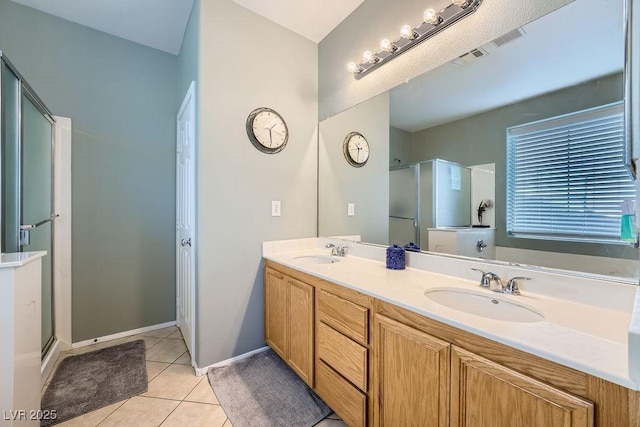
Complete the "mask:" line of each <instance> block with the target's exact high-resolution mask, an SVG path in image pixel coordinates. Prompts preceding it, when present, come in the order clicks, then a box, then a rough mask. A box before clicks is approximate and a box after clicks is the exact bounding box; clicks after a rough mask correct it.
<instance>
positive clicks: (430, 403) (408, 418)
mask: <svg viewBox="0 0 640 427" xmlns="http://www.w3.org/2000/svg"><path fill="white" fill-rule="evenodd" d="M375 330H376V334H375V344H374V345H375V352H376V354H377V357H376V359H377V375H376V376H375V380H374V381H375V388H376V391H377V395H378V405H376V407H375V409H374V411H375V415H374V417H375V424H376V425H378V426H386V427H394V426H403V427H409V426H419V427H423V426H448V422H449V418H448V412H449V354H450V351H449V348H450V345H449V343H447V342H444V341H441V340H439V339H437V338H435V337H432V336H430V335H428V334H425V333H424V332H421V331H418V330H416V329H413V328H411V327H409V326H406V325H403V324H402V323H398V322H396V321H395V320H391V319H389V318H386V317H384V316H379V315H377V316H376V317H375Z"/></svg>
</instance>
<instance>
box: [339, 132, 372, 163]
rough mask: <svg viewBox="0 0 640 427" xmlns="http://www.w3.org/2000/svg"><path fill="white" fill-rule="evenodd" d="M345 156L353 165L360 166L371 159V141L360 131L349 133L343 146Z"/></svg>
mask: <svg viewBox="0 0 640 427" xmlns="http://www.w3.org/2000/svg"><path fill="white" fill-rule="evenodd" d="M342 150H343V152H344V158H345V159H347V162H349V164H350V165H351V166H353V167H356V168H360V167H362V166H364V165H365V163H367V160H369V143H368V142H367V140H366V138H365V137H364V136H362V134H361V133H359V132H351V133H350V134H348V135H347V136H346V137H345V139H344V143H343V146H342Z"/></svg>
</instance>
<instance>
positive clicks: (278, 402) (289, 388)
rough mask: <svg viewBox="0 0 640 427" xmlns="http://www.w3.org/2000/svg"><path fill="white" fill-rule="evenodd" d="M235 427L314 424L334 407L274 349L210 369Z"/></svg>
mask: <svg viewBox="0 0 640 427" xmlns="http://www.w3.org/2000/svg"><path fill="white" fill-rule="evenodd" d="M209 383H210V384H211V386H212V388H213V392H214V393H215V394H216V397H217V398H218V401H219V402H220V405H222V409H224V412H225V413H226V414H227V417H229V420H230V421H231V424H233V427H255V426H260V427H276V426H277V427H305V426H313V425H315V424H316V423H318V422H319V421H320V420H322V419H323V418H325V417H326V416H327V415H329V414H330V413H331V409H330V408H329V407H328V406H327V405H326V404H325V403H324V402H323V401H322V400H320V398H319V397H318V396H317V395H316V394H315V393H314V391H313V390H311V389H310V388H309V387H308V386H307V385H306V384H305V383H304V381H302V380H301V379H300V378H299V377H298V376H297V375H296V374H295V373H294V372H293V371H292V370H291V369H290V368H289V367H288V366H287V365H286V364H285V363H284V362H283V361H282V360H281V359H280V358H279V357H278V356H277V355H276V354H275V353H274V352H273V351H272V350H271V349H269V350H267V351H264V352H260V353H258V354H254V355H253V356H250V357H248V358H246V359H243V360H240V361H238V362H235V363H233V364H231V365H228V366H222V367H219V368H210V369H209Z"/></svg>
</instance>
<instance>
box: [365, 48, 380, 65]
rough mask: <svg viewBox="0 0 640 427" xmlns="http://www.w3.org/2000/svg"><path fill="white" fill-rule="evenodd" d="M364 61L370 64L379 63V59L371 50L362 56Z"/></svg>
mask: <svg viewBox="0 0 640 427" xmlns="http://www.w3.org/2000/svg"><path fill="white" fill-rule="evenodd" d="M362 60H363V61H364V62H368V63H370V64H375V63H376V62H378V57H377V56H375V55H374V54H373V53H371V51H370V50H367V51H365V52H364V53H363V54H362Z"/></svg>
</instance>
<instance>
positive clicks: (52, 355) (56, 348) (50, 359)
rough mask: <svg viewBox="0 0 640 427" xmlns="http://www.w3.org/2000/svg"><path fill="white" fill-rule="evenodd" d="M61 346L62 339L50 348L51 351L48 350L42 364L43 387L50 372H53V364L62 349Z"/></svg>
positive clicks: (41, 378)
mask: <svg viewBox="0 0 640 427" xmlns="http://www.w3.org/2000/svg"><path fill="white" fill-rule="evenodd" d="M61 347H62V341H60V340H56V341H55V342H54V343H53V345H52V346H51V348H50V349H49V352H47V357H45V358H44V360H43V361H42V363H41V364H40V387H42V386H43V385H44V384H45V383H46V381H47V378H49V374H51V371H52V370H53V366H54V365H55V364H56V361H57V360H58V356H59V355H60V352H61V351H62V349H61Z"/></svg>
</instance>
